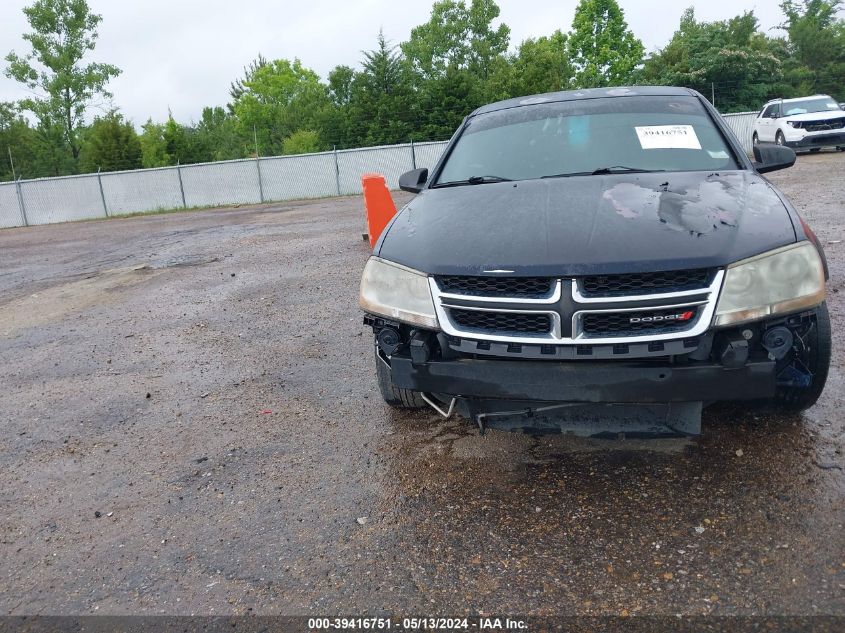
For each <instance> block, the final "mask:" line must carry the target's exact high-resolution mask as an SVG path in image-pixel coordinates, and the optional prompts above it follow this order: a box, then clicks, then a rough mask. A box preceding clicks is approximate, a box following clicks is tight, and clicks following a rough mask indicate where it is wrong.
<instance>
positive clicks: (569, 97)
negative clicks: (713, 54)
mask: <svg viewBox="0 0 845 633" xmlns="http://www.w3.org/2000/svg"><path fill="white" fill-rule="evenodd" d="M635 96H646V97H679V96H685V97H689V96H698V93H697V92H696V91H695V90H692V89H690V88H676V87H674V86H618V87H615V88H584V89H582V90H563V91H561V92H547V93H545V94H537V95H529V96H526V97H516V98H515V99H505V100H504V101H497V102H495V103H489V104H487V105H484V106H481V107H480V108H478V109H477V110H475V111H474V112H473V113H472V114H471V115H470V116H475V115H477V114H486V113H488V112H495V111H497V110H507V109H508V108H518V107H520V106H530V105H538V104H540V103H554V102H558V101H580V100H582V99H600V98H602V97H635Z"/></svg>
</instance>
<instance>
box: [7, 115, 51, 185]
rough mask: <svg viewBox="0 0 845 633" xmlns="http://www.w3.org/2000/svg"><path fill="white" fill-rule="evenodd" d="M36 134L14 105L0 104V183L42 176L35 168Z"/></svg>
mask: <svg viewBox="0 0 845 633" xmlns="http://www.w3.org/2000/svg"><path fill="white" fill-rule="evenodd" d="M37 134H38V133H37V132H36V131H35V130H34V129H32V128H31V127H30V126H29V123H28V122H27V120H26V119H25V118H24V117H23V116H21V113H20V111H19V110H18V107H17V106H16V105H15V104H14V103H5V102H0V181H5V180H14V178H15V177H17V178H34V177H36V176H40V175H42V174H40V173H38V171H39V170H38V166H37V153H36V146H37V144H38V137H37ZM10 156H11V158H10ZM13 168H14V169H13Z"/></svg>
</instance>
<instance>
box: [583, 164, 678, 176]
mask: <svg viewBox="0 0 845 633" xmlns="http://www.w3.org/2000/svg"><path fill="white" fill-rule="evenodd" d="M657 171H666V170H665V169H640V168H639V167H626V166H625V165H611V166H610V167H599V168H598V169H594V170H593V171H591V172H590V175H592V176H598V175H600V174H618V173H626V174H651V173H654V172H657Z"/></svg>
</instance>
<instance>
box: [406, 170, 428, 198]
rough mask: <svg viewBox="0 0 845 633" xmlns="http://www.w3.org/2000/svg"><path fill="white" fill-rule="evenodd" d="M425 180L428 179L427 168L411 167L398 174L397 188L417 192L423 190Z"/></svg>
mask: <svg viewBox="0 0 845 633" xmlns="http://www.w3.org/2000/svg"><path fill="white" fill-rule="evenodd" d="M426 180H428V170H427V169H426V168H425V167H422V168H421V169H412V170H411V171H406V172H405V173H404V174H402V175H401V176H399V188H400V189H401V190H402V191H408V192H410V193H419V192H420V191H422V190H423V185H425V181H426Z"/></svg>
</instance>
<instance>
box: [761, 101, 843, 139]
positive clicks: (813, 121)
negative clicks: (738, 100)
mask: <svg viewBox="0 0 845 633" xmlns="http://www.w3.org/2000/svg"><path fill="white" fill-rule="evenodd" d="M753 140H754V144H755V145H756V144H757V143H777V144H778V145H788V146H789V147H792V148H794V149H809V150H810V151H818V150H819V149H821V148H822V147H836V148H837V149H839V150H845V111H843V109H842V108H841V107H840V105H839V104H838V103H836V101H834V100H833V99H831V98H830V97H829V96H827V95H814V96H812V97H802V98H801V99H776V100H774V101H769V102H768V103H767V104H766V105H765V106H763V109H762V110H761V111H760V114H758V115H757V118H756V119H755V120H754V135H753Z"/></svg>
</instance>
